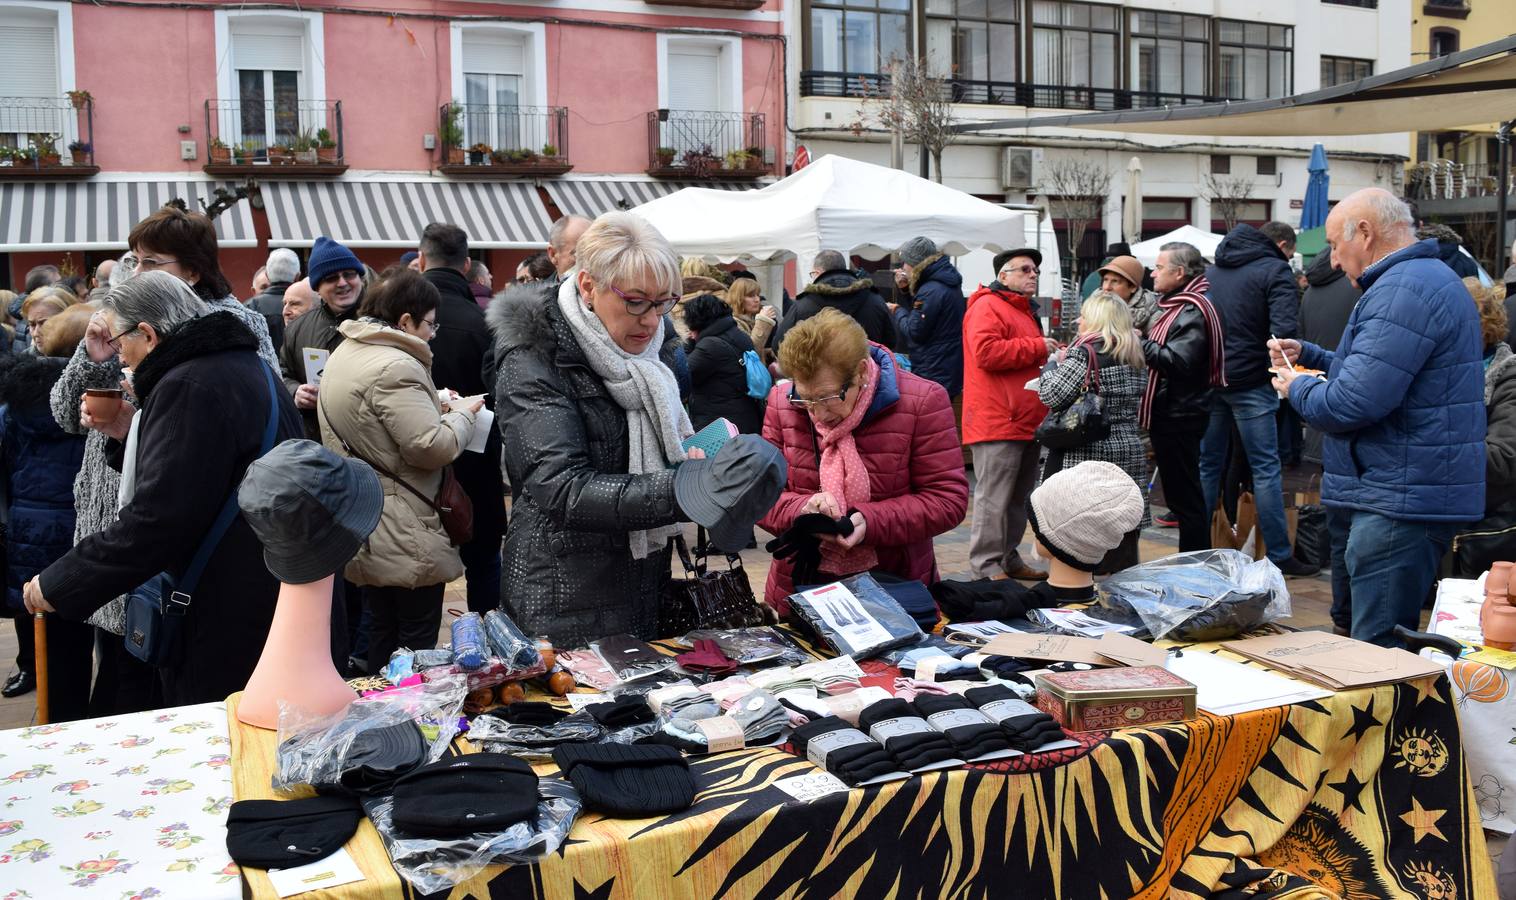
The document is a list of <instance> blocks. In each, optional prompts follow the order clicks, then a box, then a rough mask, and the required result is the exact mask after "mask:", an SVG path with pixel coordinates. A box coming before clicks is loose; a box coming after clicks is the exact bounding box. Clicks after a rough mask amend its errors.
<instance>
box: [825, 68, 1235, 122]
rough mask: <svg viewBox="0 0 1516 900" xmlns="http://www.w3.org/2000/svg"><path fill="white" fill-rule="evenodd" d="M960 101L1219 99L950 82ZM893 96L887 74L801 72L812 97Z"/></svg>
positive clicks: (1077, 103) (1057, 103) (1138, 104)
mask: <svg viewBox="0 0 1516 900" xmlns="http://www.w3.org/2000/svg"><path fill="white" fill-rule="evenodd" d="M944 84H945V85H946V86H947V89H948V91H949V92H950V95H951V99H952V102H954V103H978V104H984V105H990V106H1024V107H1028V108H1032V109H1083V110H1094V111H1099V112H1109V111H1111V110H1118V109H1151V108H1154V107H1160V106H1187V105H1191V104H1195V103H1215V102H1217V101H1218V100H1220V98H1219V97H1212V96H1208V95H1204V94H1177V93H1166V92H1163V91H1132V90H1123V89H1117V88H1094V87H1066V86H1063V85H1052V84H1025V83H1019V82H1010V81H970V80H968V79H963V78H953V79H950V80H947V81H944ZM888 92H889V79H888V78H887V77H886V76H883V75H878V74H873V73H861V72H820V71H805V72H801V73H800V93H801V95H802V96H807V97H858V98H868V97H879V96H882V95H884V94H887V93H888Z"/></svg>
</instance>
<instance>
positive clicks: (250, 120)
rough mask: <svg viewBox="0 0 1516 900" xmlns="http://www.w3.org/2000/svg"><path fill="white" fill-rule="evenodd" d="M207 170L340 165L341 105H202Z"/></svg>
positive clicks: (221, 102) (298, 102) (296, 102)
mask: <svg viewBox="0 0 1516 900" xmlns="http://www.w3.org/2000/svg"><path fill="white" fill-rule="evenodd" d="M205 134H206V143H207V145H208V146H207V153H206V156H207V157H208V158H209V159H210V161H211V162H212V163H213V164H227V163H230V164H242V165H254V164H262V163H269V164H289V163H303V164H306V165H315V164H318V163H321V164H331V165H342V164H344V163H345V162H346V155H345V153H344V149H343V146H342V101H341V100H294V99H290V100H284V99H277V98H276V99H274V100H263V101H255V102H244V101H242V100H207V101H205Z"/></svg>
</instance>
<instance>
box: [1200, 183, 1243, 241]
mask: <svg viewBox="0 0 1516 900" xmlns="http://www.w3.org/2000/svg"><path fill="white" fill-rule="evenodd" d="M1252 197H1253V181H1252V179H1250V178H1234V177H1231V176H1222V177H1219V178H1218V177H1217V176H1215V175H1207V176H1205V198H1206V199H1207V200H1209V201H1211V218H1213V219H1214V218H1218V217H1219V218H1220V219H1221V221H1222V222H1223V223H1225V224H1226V230H1227V231H1228V232H1230V231H1231V230H1232V229H1233V228H1236V227H1237V220H1238V219H1240V218H1242V211H1243V210H1244V209H1245V208H1246V207H1247V203H1248V201H1249V200H1251V199H1252Z"/></svg>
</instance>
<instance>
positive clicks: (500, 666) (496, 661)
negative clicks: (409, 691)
mask: <svg viewBox="0 0 1516 900" xmlns="http://www.w3.org/2000/svg"><path fill="white" fill-rule="evenodd" d="M546 671H547V669H546V667H545V666H543V664H542V657H541V655H539V656H538V657H537V664H536V665H535V666H533V667H531V668H530V669H517V668H514V667H513V666H511V665H510V664H509V663H507V662H506V661H505V660H503V659H501V658H500V657H498V656H491V657H489V658H488V659H486V660H485V661H484V665H482V666H480V667H479V668H477V669H474V670H473V671H464V670H463V669H460V668H459V667H458V666H457V664H452V665H447V666H438V667H437V668H435V669H424V670H422V672H421V677H422V678H425V679H426V680H428V681H432V680H435V679H438V678H467V679H468V689H469V690H471V691H477V690H479V689H480V688H487V687H494V686H495V685H497V684H504V683H506V682H507V681H522V680H524V679H527V678H536V677H537V676H538V675H542V674H544V673H545V672H546Z"/></svg>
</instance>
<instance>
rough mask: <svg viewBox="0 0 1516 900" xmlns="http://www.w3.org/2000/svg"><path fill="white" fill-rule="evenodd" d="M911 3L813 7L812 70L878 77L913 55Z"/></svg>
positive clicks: (846, 1)
mask: <svg viewBox="0 0 1516 900" xmlns="http://www.w3.org/2000/svg"><path fill="white" fill-rule="evenodd" d="M910 23H911V0H824V2H819V3H812V4H811V28H810V34H809V37H810V56H809V60H810V62H809V65H808V68H810V69H819V70H822V71H826V72H850V73H859V74H866V75H867V74H876V73H878V72H881V71H883V67H884V64H885V63H887V62H889V60H890V59H891V58H899V59H904V58H906V57H907V56H909V55H910V52H911V39H910V27H911V24H910Z"/></svg>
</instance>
